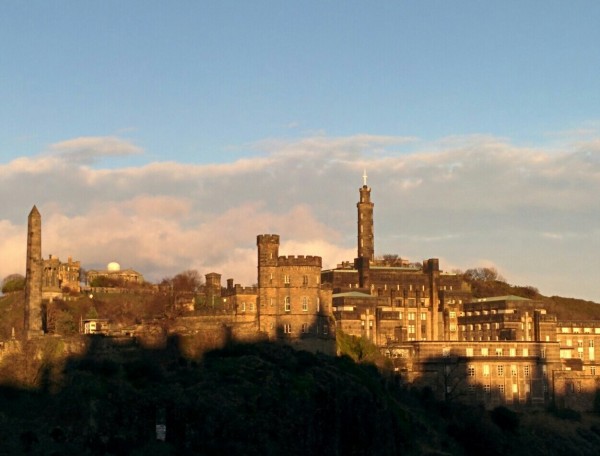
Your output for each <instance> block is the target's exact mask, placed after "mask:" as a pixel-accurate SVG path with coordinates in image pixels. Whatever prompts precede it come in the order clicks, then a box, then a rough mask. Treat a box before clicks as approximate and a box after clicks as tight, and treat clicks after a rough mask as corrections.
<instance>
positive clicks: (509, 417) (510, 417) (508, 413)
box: [490, 406, 520, 432]
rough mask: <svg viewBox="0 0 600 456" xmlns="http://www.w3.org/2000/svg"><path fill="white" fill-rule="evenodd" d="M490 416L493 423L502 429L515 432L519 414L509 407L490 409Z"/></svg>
mask: <svg viewBox="0 0 600 456" xmlns="http://www.w3.org/2000/svg"><path fill="white" fill-rule="evenodd" d="M490 416H491V418H492V421H493V422H494V424H495V425H496V426H498V427H499V428H500V429H502V430H503V431H509V432H515V431H516V430H517V428H518V427H519V421H520V420H519V415H517V413H516V412H513V411H512V410H510V409H509V408H506V407H503V406H499V407H496V408H495V409H494V410H492V411H491V413H490Z"/></svg>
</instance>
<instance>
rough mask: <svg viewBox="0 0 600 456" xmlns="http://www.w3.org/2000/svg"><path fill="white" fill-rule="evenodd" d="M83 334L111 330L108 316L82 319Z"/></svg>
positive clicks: (81, 330) (104, 332)
mask: <svg viewBox="0 0 600 456" xmlns="http://www.w3.org/2000/svg"><path fill="white" fill-rule="evenodd" d="M80 332H81V333H82V334H105V335H107V334H108V333H109V332H110V324H109V321H108V319H106V318H88V319H85V320H82V321H81V328H80Z"/></svg>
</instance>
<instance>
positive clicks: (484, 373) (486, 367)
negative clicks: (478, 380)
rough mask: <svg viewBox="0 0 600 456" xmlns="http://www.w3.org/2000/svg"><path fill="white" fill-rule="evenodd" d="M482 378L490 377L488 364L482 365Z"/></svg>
mask: <svg viewBox="0 0 600 456" xmlns="http://www.w3.org/2000/svg"><path fill="white" fill-rule="evenodd" d="M483 376H484V377H489V376H490V365H489V364H484V365H483Z"/></svg>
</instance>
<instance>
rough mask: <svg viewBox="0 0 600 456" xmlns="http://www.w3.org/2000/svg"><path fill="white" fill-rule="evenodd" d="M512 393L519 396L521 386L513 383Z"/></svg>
mask: <svg viewBox="0 0 600 456" xmlns="http://www.w3.org/2000/svg"><path fill="white" fill-rule="evenodd" d="M512 392H513V394H517V393H518V392H519V385H517V384H516V383H513V386H512Z"/></svg>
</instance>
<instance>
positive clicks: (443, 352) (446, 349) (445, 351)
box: [442, 347, 450, 367]
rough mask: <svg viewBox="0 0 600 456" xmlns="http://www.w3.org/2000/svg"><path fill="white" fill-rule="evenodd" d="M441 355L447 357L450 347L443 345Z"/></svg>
mask: <svg viewBox="0 0 600 456" xmlns="http://www.w3.org/2000/svg"><path fill="white" fill-rule="evenodd" d="M442 356H443V357H444V358H447V357H449V356H450V347H444V348H442ZM447 367H449V366H447Z"/></svg>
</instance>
